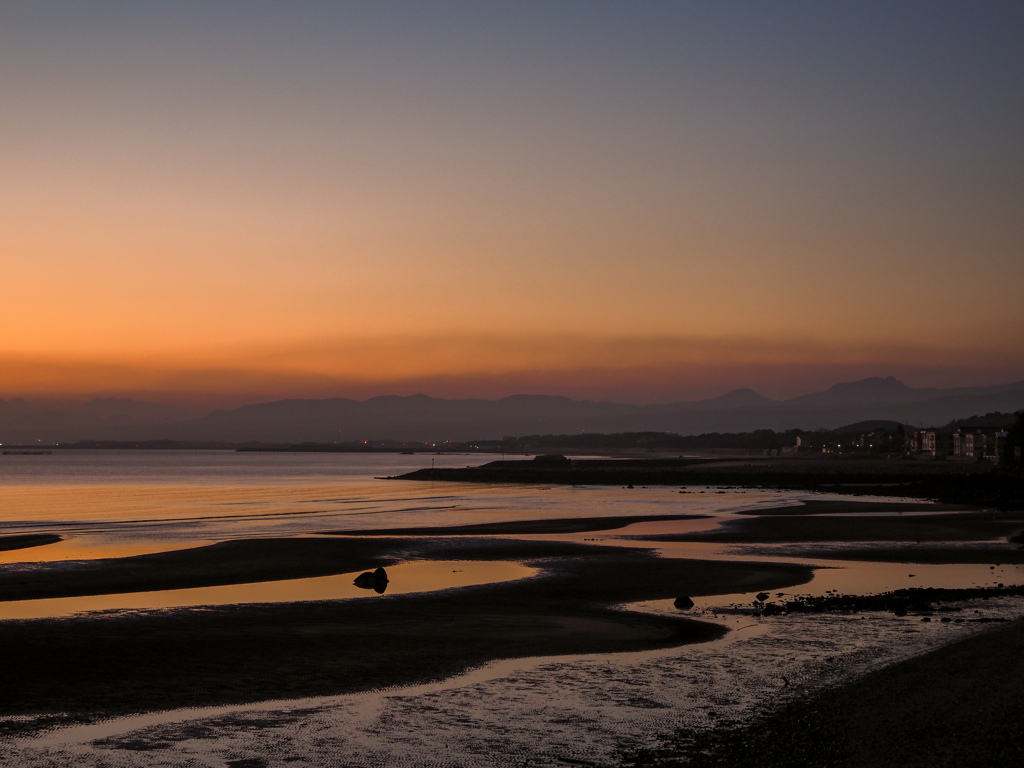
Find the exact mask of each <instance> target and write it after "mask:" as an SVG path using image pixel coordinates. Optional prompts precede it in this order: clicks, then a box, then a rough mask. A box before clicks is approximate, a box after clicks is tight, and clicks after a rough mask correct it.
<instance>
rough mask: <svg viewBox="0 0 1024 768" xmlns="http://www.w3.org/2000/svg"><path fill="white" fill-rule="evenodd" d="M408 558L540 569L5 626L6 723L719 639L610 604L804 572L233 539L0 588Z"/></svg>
mask: <svg viewBox="0 0 1024 768" xmlns="http://www.w3.org/2000/svg"><path fill="white" fill-rule="evenodd" d="M360 553H361V554H360ZM409 557H413V558H415V557H429V558H434V559H495V560H507V559H514V560H519V561H524V562H528V563H530V564H531V565H534V566H536V567H540V568H542V569H543V573H542V574H541V575H540V576H538V577H535V578H532V579H525V580H521V581H517V582H510V583H505V584H494V585H485V586H480V587H473V588H466V589H460V590H448V591H445V592H439V593H428V594H421V595H398V596H389V595H387V594H385V595H383V596H374V597H372V598H367V599H355V600H345V601H327V602H310V603H292V604H283V605H251V606H234V607H227V608H211V609H205V610H179V611H154V612H149V613H141V614H138V613H136V614H128V615H102V616H93V617H87V618H74V619H65V620H34V621H4V622H0V648H2V649H3V651H4V654H5V657H6V658H7V659H16V660H17V663H15V664H4V665H2V666H0V690H3V691H4V696H3V697H0V714H7V715H10V714H39V713H58V712H66V713H69V714H70V716H71V717H72V718H75V717H88V716H92V715H95V714H98V713H116V712H132V711H144V710H149V709H166V708H174V707H180V706H188V705H202V704H215V703H236V702H246V701H257V700H264V699H271V698H289V697H299V696H309V695H324V694H333V693H343V692H349V691H357V690H367V689H373V688H379V687H382V686H390V685H397V684H401V683H408V682H413V681H423V680H430V679H438V678H442V677H446V676H449V675H451V674H454V673H456V672H459V671H461V670H464V669H466V668H468V667H470V666H474V665H478V664H482V663H484V662H487V661H489V660H492V659H498V658H515V657H525V656H536V655H558V654H570V653H599V652H611V651H626V650H644V649H654V648H664V647H670V646H673V645H679V644H682V643H688V642H700V641H706V640H711V639H713V638H716V637H719V636H721V634H722V633H723V632H724V630H723V629H721V628H720V627H718V626H717V625H713V624H707V623H703V622H698V621H693V620H690V619H687V618H684V617H683V616H680V617H678V618H676V617H658V616H648V615H641V614H636V613H630V612H625V611H621V610H617V609H615V607H614V606H615V605H616V604H619V603H623V602H627V601H632V600H641V599H655V598H670V597H675V596H678V595H680V594H690V595H706V594H714V593H719V592H735V591H748V590H756V589H775V588H783V587H786V586H793V585H796V584H800V583H803V582H805V581H806V580H807V579H809V578H810V575H811V574H810V571H809V569H807V568H803V567H798V566H788V565H763V564H758V563H731V562H730V563H713V562H702V561H687V560H669V559H661V558H657V557H654V556H652V555H651V554H649V553H647V552H646V551H643V550H635V549H618V548H609V547H596V546H587V545H582V544H566V543H560V542H525V541H516V540H501V539H469V540H467V539H466V538H463V537H460V538H455V539H450V538H443V537H439V538H432V539H401V538H391V539H358V540H352V539H324V538H316V539H312V538H311V539H285V540H265V541H258V542H230V543H224V544H220V545H216V546H214V547H204V548H200V549H195V550H186V551H182V552H171V553H164V554H161V555H146V556H143V557H138V558H127V559H125V560H121V561H118V560H115V561H98V562H96V563H92V564H89V565H88V566H79V567H75V568H72V569H69V570H66V569H63V568H62V567H61V564H47V565H46V566H45V567H40V568H38V569H36V570H35V572H33V573H29V574H25V573H20V574H4V575H3V576H4V577H3V578H0V593H6V592H7V589H8V587H11V586H14V587H20V588H21V589H22V590H23V596H28V595H30V594H31V595H37V594H40V593H41V592H42V593H45V594H47V595H49V596H58V595H65V594H84V593H89V592H90V591H95V590H102V591H105V592H106V591H113V590H114V589H117V588H118V584H120V589H122V590H129V589H137V588H140V586H142V585H145V586H146V588H149V587H150V586H151V585H153V584H154V583H155V582H157V581H159V580H160V579H162V578H167V579H168V580H170V581H171V582H174V583H181V582H182V581H185V582H188V583H190V584H191V585H195V584H197V583H202V582H205V583H225V580H226V579H228V578H231V579H232V580H235V581H241V580H243V576H242V575H243V574H245V576H244V580H248V581H258V580H260V579H261V578H271V577H273V578H276V577H279V576H280V575H281V574H284V573H291V574H297V573H305V574H306V575H308V573H309V572H310V571H315V572H319V571H327V570H330V568H329V566H330V565H331V564H332V562H333V566H334V572H344V571H351V570H354V569H358V568H362V567H366V568H369V567H371V566H374V565H377V564H381V563H384V564H386V563H389V562H394V561H396V560H399V559H406V558H409ZM332 558H333V561H332ZM126 561H127V562H126ZM357 564H358V565H357ZM353 566H355V568H354V567H353ZM25 577H27V579H26V578H25ZM20 580H25V581H27V582H28V583H26V584H21V583H20ZM12 581H14V582H15V583H14V584H13V585H12V584H11V582H12ZM33 583H35V585H33ZM14 727H15V726H13V725H11V724H8V725H7V729H8V730H10V729H12V728H14Z"/></svg>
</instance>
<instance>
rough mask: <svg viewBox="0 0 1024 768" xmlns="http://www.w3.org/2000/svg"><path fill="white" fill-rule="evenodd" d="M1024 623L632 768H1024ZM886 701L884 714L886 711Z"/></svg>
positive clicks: (683, 740) (679, 744)
mask: <svg viewBox="0 0 1024 768" xmlns="http://www.w3.org/2000/svg"><path fill="white" fill-rule="evenodd" d="M1022 647H1024V620H1017V621H1014V622H1012V623H1010V624H1008V625H1005V626H1000V627H998V628H995V629H993V630H992V631H990V632H986V633H983V634H981V635H976V636H974V637H971V638H968V639H966V640H962V641H960V642H958V643H954V644H952V645H948V646H945V647H943V648H939V649H938V650H935V651H932V652H930V653H927V654H924V655H922V656H919V657H917V658H913V659H909V660H907V661H904V662H901V663H898V664H894V665H892V666H889V667H886V668H884V669H881V670H878V671H876V672H873V673H870V674H868V675H865V676H864V677H862V678H861V679H859V680H856V681H854V682H852V683H849V684H847V685H844V686H840V687H838V688H833V689H826V690H823V691H821V692H819V693H817V694H815V695H813V696H811V697H809V698H806V699H802V700H797V701H796V702H794V703H792V704H790V705H788V706H786V707H783V708H782V709H781V710H779V711H778V712H775V713H773V714H770V715H768V716H766V717H763V718H761V719H760V720H758V721H756V722H755V723H754V724H752V725H750V726H748V727H746V728H741V729H735V730H734V729H720V730H714V731H708V732H704V733H699V734H694V733H687V732H684V731H680V732H678V733H677V734H675V736H674V737H673V740H672V742H673V743H672V744H671V745H668V746H666V747H665V748H663V749H661V750H659V751H657V752H656V753H649V754H646V755H644V756H637V757H642V760H640V761H636V760H634V761H630V762H631V763H632V764H634V765H652V766H654V765H657V766H674V765H681V764H683V763H682V762H680V761H681V759H682V757H683V756H684V755H685V756H687V757H688V760H687V761H686V763H685V764H686V765H688V766H694V767H695V768H732V767H733V766H749V767H750V768H783V767H786V768H788V767H790V766H792V767H793V768H803V767H804V766H807V767H810V766H815V767H817V766H826V765H828V766H846V767H848V768H918V767H920V768H935V767H936V766H958V768H971V767H973V766H978V768H982V767H985V768H988V766H993V765H1021V764H1024V733H1022V731H1021V716H1022V715H1024V687H1022V686H1021V684H1020V683H1021V680H1022V679H1024V659H1022V658H1021V654H1020V649H1021V648H1022ZM880 702H884V706H879V703H880Z"/></svg>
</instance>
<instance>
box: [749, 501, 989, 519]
mask: <svg viewBox="0 0 1024 768" xmlns="http://www.w3.org/2000/svg"><path fill="white" fill-rule="evenodd" d="M976 509H977V508H976V507H969V506H966V505H961V504H928V503H926V502H920V501H847V500H845V499H827V500H826V499H811V500H804V501H801V502H800V503H799V504H794V505H792V506H785V507H760V508H758V509H745V510H744V509H741V510H739V511H738V512H737V513H736V514H738V515H758V516H761V515H780V516H784V515H839V514H842V515H852V514H875V515H877V514H892V513H894V512H895V513H900V512H922V513H929V514H938V513H941V512H967V511H970V510H976Z"/></svg>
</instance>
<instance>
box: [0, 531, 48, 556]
mask: <svg viewBox="0 0 1024 768" xmlns="http://www.w3.org/2000/svg"><path fill="white" fill-rule="evenodd" d="M60 540H61V539H60V536H57V535H56V534H53V533H26V534H20V535H17V536H0V552H6V551H8V550H12V549H29V548H30V547H41V546H43V545H45V544H56V543H57V542H58V541H60Z"/></svg>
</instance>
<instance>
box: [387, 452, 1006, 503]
mask: <svg viewBox="0 0 1024 768" xmlns="http://www.w3.org/2000/svg"><path fill="white" fill-rule="evenodd" d="M386 479H389V480H416V481H420V482H453V483H497V484H502V483H505V484H555V485H619V486H622V487H626V488H628V487H630V486H634V487H636V486H645V485H656V486H660V485H675V486H680V487H686V486H698V485H703V486H717V487H721V486H726V487H728V486H733V487H742V488H772V489H778V490H794V491H819V492H826V493H839V494H849V495H851V496H867V495H871V496H896V497H903V498H908V499H926V500H933V501H939V502H942V503H945V504H954V505H969V506H994V507H998V508H1000V509H1006V510H1021V509H1024V477H1018V476H1010V475H1005V474H999V473H998V472H997V471H995V470H994V468H993V467H992V465H990V464H981V463H977V462H976V463H970V464H968V463H964V464H961V463H954V462H930V463H927V464H922V463H914V462H906V461H897V460H861V459H846V460H844V459H821V458H815V459H790V458H787V459H747V460H737V459H706V460H701V461H694V460H691V459H580V460H569V459H566V460H565V461H563V462H556V463H550V464H549V463H544V462H537V461H492V462H489V463H487V464H482V465H478V466H470V467H447V468H437V469H434V468H431V469H420V470H416V471H415V472H408V473H406V474H403V475H398V476H395V477H389V478H386Z"/></svg>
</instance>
